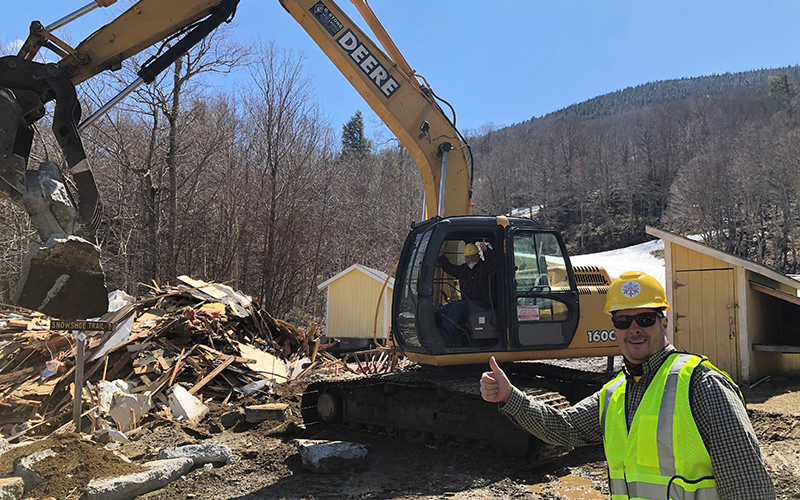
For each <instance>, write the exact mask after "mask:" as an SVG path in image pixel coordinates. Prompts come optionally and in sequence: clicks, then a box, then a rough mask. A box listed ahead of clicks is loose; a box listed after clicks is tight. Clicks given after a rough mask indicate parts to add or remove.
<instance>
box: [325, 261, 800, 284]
mask: <svg viewBox="0 0 800 500" xmlns="http://www.w3.org/2000/svg"><path fill="white" fill-rule="evenodd" d="M356 270H358V271H361V272H362V273H364V274H366V275H367V276H369V277H370V278H372V279H374V280H375V281H377V282H379V283H380V284H381V285H382V284H384V283H385V282H386V278H387V277H388V276H387V274H386V273H384V272H381V271H378V270H377V269H372V268H371V267H367V266H362V265H361V264H353V265H352V266H350V267H348V268H347V269H345V270H344V271H342V272H340V273H339V274H337V275H336V276H334V277H332V278H330V279H328V280H327V281H325V282H323V283H321V284H320V285H317V288H318V289H319V290H322V289H323V288H326V287H327V286H328V285H330V284H331V283H333V282H334V281H336V280H338V279H339V278H341V277H342V276H344V275H345V274H347V273H350V272H353V271H356ZM386 286H387V288H389V289H390V290H393V289H394V278H389V284H388V285H386ZM798 286H800V283H798Z"/></svg>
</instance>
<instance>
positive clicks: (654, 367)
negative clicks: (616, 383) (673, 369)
mask: <svg viewBox="0 0 800 500" xmlns="http://www.w3.org/2000/svg"><path fill="white" fill-rule="evenodd" d="M676 350H677V349H675V347H674V346H672V345H671V344H667V345H666V346H664V348H663V349H661V350H660V351H658V352H657V353H655V354H653V355H652V356H650V357H649V358H647V361H645V362H644V363H643V366H642V368H643V369H644V375H643V376H647V375H649V374H650V373H655V372H657V371H658V369H659V368H661V365H662V364H663V363H664V361H666V360H667V358H668V357H669V355H670V354H672V353H673V352H675V351H676ZM622 369H623V370H624V372H625V376H626V377H628V378H630V377H632V375H631V373H630V372H629V371H628V368H627V367H625V366H624V365H623V368H622Z"/></svg>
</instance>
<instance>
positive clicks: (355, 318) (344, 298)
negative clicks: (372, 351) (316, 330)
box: [317, 264, 394, 349]
mask: <svg viewBox="0 0 800 500" xmlns="http://www.w3.org/2000/svg"><path fill="white" fill-rule="evenodd" d="M386 278H387V275H386V274H385V273H382V272H380V271H377V270H375V269H371V268H369V267H366V266H362V265H359V264H353V265H352V266H350V267H348V268H347V269H345V270H344V271H342V272H340V273H339V274H337V275H336V276H334V277H332V278H331V279H329V280H327V281H325V282H324V283H322V284H321V285H319V286H318V287H317V288H319V289H320V290H323V289H327V297H326V298H327V300H326V302H327V310H326V313H325V323H326V333H325V334H326V336H327V337H329V338H337V339H340V340H341V344H340V346H341V347H342V348H343V349H357V348H365V347H367V346H368V345H369V343H370V342H371V341H372V338H373V332H374V331H375V327H376V321H375V319H376V316H375V310H376V308H378V306H379V304H378V300H379V298H380V307H379V308H378V315H377V336H378V339H385V338H386V336H387V335H388V333H389V329H390V327H391V313H392V289H393V288H394V278H390V279H389V283H388V285H387V286H386V291H385V292H384V294H383V296H382V297H381V289H382V288H383V284H384V283H385V282H386Z"/></svg>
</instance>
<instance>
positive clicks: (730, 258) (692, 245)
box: [645, 226, 800, 290]
mask: <svg viewBox="0 0 800 500" xmlns="http://www.w3.org/2000/svg"><path fill="white" fill-rule="evenodd" d="M645 230H646V231H647V234H649V235H652V236H655V237H657V238H661V239H663V240H664V241H669V242H671V243H675V244H677V245H681V246H683V247H686V248H689V249H691V250H694V251H696V252H700V253H702V254H705V255H708V256H709V257H714V258H715V259H719V260H721V261H723V262H727V263H729V264H732V265H734V266H739V267H743V268H744V269H747V270H748V271H752V272H754V273H758V274H760V275H762V276H766V277H767V278H770V279H773V280H775V281H777V282H779V283H782V284H784V285H787V286H790V287H792V288H794V289H795V290H800V281H796V280H793V279H792V278H790V277H788V276H786V275H783V274H781V273H779V272H777V271H774V270H772V269H770V268H768V267H765V266H762V265H761V264H756V263H755V262H751V261H749V260H747V259H743V258H741V257H737V256H735V255H733V254H730V253H728V252H723V251H722V250H717V249H715V248H711V247H710V246H708V245H705V244H703V243H699V242H697V241H694V240H690V239H689V238H686V237H685V236H680V235H677V234H675V233H670V232H669V231H663V230H661V229H656V228H654V227H650V226H647V227H645Z"/></svg>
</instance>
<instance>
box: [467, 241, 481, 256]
mask: <svg viewBox="0 0 800 500" xmlns="http://www.w3.org/2000/svg"><path fill="white" fill-rule="evenodd" d="M467 255H478V246H477V245H476V244H475V243H467V244H466V245H464V257H466V256H467Z"/></svg>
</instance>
